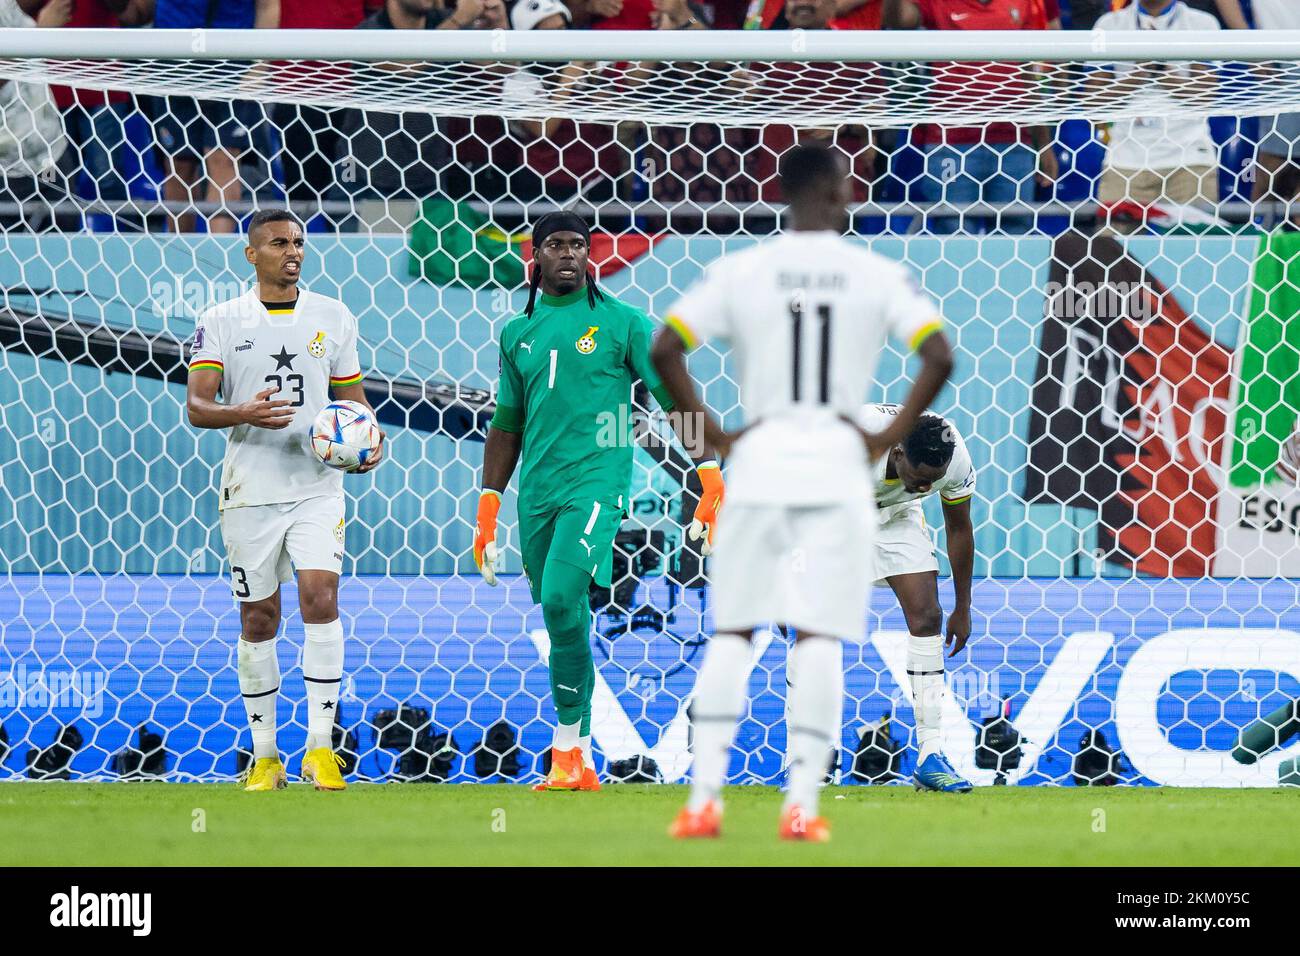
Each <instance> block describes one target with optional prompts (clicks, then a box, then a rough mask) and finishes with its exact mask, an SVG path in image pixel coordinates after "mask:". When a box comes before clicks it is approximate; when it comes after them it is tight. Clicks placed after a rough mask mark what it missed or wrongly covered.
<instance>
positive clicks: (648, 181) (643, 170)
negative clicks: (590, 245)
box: [628, 0, 757, 222]
mask: <svg viewBox="0 0 1300 956" xmlns="http://www.w3.org/2000/svg"><path fill="white" fill-rule="evenodd" d="M651 22H652V23H653V25H654V28H655V29H656V30H707V29H709V28H710V27H711V26H712V23H711V21H710V19H709V11H708V10H707V9H706V8H705V7H704V6H702V5H698V4H695V3H688V2H687V0H654V9H653V10H652V12H651ZM646 66H648V67H650V66H652V65H649V64H647V65H646ZM653 69H654V70H655V71H656V72H655V74H654V76H653V77H652V78H650V80H649V81H650V82H653V83H656V84H657V85H660V86H662V87H665V88H672V89H679V90H689V89H691V84H692V82H693V80H695V79H696V78H702V77H705V76H707V75H709V74H710V71H708V70H685V69H682V68H680V67H677V66H675V65H667V64H664V65H653ZM712 76H713V78H714V79H716V76H717V74H716V73H714V74H712ZM705 82H708V81H707V80H705ZM756 142H757V137H756V134H755V132H754V131H753V130H746V129H722V128H721V127H719V126H718V125H717V124H714V123H692V124H690V125H688V126H651V127H650V128H649V129H648V130H647V131H646V142H645V144H644V148H643V149H642V150H641V151H640V152H639V153H638V156H637V162H636V168H635V169H634V170H633V173H634V178H633V181H632V183H631V198H632V199H633V201H636V200H640V199H643V198H646V196H647V195H648V196H649V197H650V198H652V199H654V200H655V201H657V202H660V203H665V204H671V203H679V202H683V201H687V200H689V201H690V202H691V203H693V204H698V205H701V206H707V205H711V204H714V203H720V202H733V203H734V202H752V201H753V200H754V199H755V198H756V195H757V194H756V190H755V185H754V181H753V177H752V176H751V175H750V174H749V173H748V171H747V170H745V168H744V156H745V155H746V154H747V153H749V152H750V151H752V149H753V148H754V145H755V143H756ZM628 148H629V149H630V150H638V149H640V148H641V147H640V144H639V143H638V142H637V141H635V138H633V139H632V140H631V141H630V142H629V144H628ZM705 221H706V222H707V220H705Z"/></svg>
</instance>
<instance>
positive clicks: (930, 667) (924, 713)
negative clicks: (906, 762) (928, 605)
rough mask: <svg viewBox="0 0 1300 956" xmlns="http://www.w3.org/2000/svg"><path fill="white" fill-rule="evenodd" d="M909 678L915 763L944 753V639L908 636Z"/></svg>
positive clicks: (927, 635)
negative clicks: (941, 731)
mask: <svg viewBox="0 0 1300 956" xmlns="http://www.w3.org/2000/svg"><path fill="white" fill-rule="evenodd" d="M907 678H908V680H909V681H910V682H911V684H912V712H913V713H914V714H916V762H917V763H918V764H920V763H921V762H922V761H923V760H925V758H926V757H928V756H930V754H933V753H938V752H939V751H940V749H941V747H940V740H939V719H940V714H941V713H942V706H941V705H942V703H943V637H942V636H940V635H938V634H926V635H917V634H909V635H908V636H907Z"/></svg>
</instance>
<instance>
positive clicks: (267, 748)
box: [236, 635, 280, 760]
mask: <svg viewBox="0 0 1300 956" xmlns="http://www.w3.org/2000/svg"><path fill="white" fill-rule="evenodd" d="M275 640H276V639H275V638H271V639H270V640H269V641H259V642H258V643H256V644H254V643H253V642H251V641H246V640H244V638H243V635H240V638H239V648H238V651H237V652H236V670H237V671H238V673H239V692H240V693H241V694H242V695H243V699H244V714H245V716H246V717H247V718H248V729H249V731H250V732H251V733H252V735H253V756H254V758H256V759H258V760H261V759H263V758H270V757H278V756H279V751H278V750H277V749H276V746H275V731H276V723H275V705H276V701H277V699H278V695H279V693H280V661H279V659H278V658H277V657H276V653H275Z"/></svg>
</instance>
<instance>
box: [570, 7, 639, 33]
mask: <svg viewBox="0 0 1300 956" xmlns="http://www.w3.org/2000/svg"><path fill="white" fill-rule="evenodd" d="M569 7H570V8H571V10H572V14H573V20H574V22H575V25H576V26H578V27H582V28H587V27H589V28H591V29H593V30H650V29H653V27H652V26H651V24H650V14H651V12H652V11H653V10H654V0H569Z"/></svg>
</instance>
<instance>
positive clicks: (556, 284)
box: [549, 265, 587, 295]
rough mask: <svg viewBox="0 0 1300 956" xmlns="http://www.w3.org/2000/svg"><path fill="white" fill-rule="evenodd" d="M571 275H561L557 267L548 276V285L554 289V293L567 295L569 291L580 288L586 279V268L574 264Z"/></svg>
mask: <svg viewBox="0 0 1300 956" xmlns="http://www.w3.org/2000/svg"><path fill="white" fill-rule="evenodd" d="M573 269H574V273H573V275H572V276H561V275H560V274H559V270H558V269H557V270H556V271H555V273H554V274H552V275H551V276H550V277H549V278H550V282H549V285H550V286H551V288H552V289H554V290H555V294H556V295H568V294H569V293H570V292H576V291H577V290H578V289H581V288H582V284H583V283H584V282H586V281H587V274H586V270H585V269H584V268H583V267H580V266H578V265H574V267H573Z"/></svg>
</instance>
